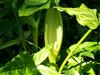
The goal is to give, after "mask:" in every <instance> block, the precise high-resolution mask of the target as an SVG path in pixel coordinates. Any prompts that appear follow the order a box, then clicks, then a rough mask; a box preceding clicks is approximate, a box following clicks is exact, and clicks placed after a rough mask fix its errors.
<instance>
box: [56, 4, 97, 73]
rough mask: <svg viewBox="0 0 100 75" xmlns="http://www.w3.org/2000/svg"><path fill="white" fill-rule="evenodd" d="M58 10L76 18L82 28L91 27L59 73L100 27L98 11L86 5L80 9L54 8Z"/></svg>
mask: <svg viewBox="0 0 100 75" xmlns="http://www.w3.org/2000/svg"><path fill="white" fill-rule="evenodd" d="M54 8H57V9H58V10H59V11H65V12H66V13H68V14H69V15H71V16H73V15H75V16H76V19H77V21H78V23H79V24H80V25H82V26H87V27H89V30H88V31H87V32H86V33H85V35H84V36H83V37H82V38H81V39H80V40H79V41H78V43H77V44H76V46H75V47H74V49H73V50H71V51H70V53H69V54H68V56H67V57H66V58H65V60H64V62H63V63H62V65H61V67H60V69H59V73H61V71H62V70H63V68H64V66H65V64H66V62H67V61H68V59H69V58H70V57H71V56H72V55H73V53H74V52H75V51H76V50H77V48H78V46H79V45H80V44H81V43H82V42H83V41H84V39H85V38H86V37H87V36H88V35H89V34H90V33H91V32H92V31H93V30H94V29H96V28H97V27H98V26H99V21H98V18H97V11H96V9H89V8H88V7H86V6H85V5H84V4H82V5H81V6H80V7H78V8H63V7H58V6H56V7H54Z"/></svg>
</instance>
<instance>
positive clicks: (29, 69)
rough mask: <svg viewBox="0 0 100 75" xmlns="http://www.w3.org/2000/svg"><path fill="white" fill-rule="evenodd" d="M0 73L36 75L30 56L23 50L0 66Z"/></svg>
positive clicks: (2, 74)
mask: <svg viewBox="0 0 100 75" xmlns="http://www.w3.org/2000/svg"><path fill="white" fill-rule="evenodd" d="M0 75H37V71H36V69H35V65H34V63H33V60H32V56H31V55H30V54H29V53H27V52H23V53H20V54H18V55H17V56H16V57H14V58H13V59H12V60H11V61H10V62H8V63H7V64H6V65H5V66H3V67H1V68H0Z"/></svg>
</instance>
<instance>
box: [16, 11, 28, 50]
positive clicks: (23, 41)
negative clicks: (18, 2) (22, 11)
mask: <svg viewBox="0 0 100 75" xmlns="http://www.w3.org/2000/svg"><path fill="white" fill-rule="evenodd" d="M15 17H16V20H17V23H18V28H19V33H20V39H21V42H22V44H23V48H24V50H25V51H26V50H27V48H26V45H25V38H24V33H23V30H22V26H21V23H20V19H19V16H18V14H17V13H15Z"/></svg>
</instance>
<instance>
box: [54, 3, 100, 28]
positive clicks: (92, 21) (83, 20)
mask: <svg viewBox="0 0 100 75" xmlns="http://www.w3.org/2000/svg"><path fill="white" fill-rule="evenodd" d="M55 8H57V9H58V10H60V11H65V12H66V13H68V14H69V15H71V16H73V15H75V16H76V19H77V21H78V23H79V24H81V25H82V26H87V27H89V28H91V29H96V28H97V27H98V23H99V22H98V19H97V16H96V12H97V11H96V9H89V8H88V7H86V6H85V5H84V4H82V5H81V6H80V7H78V8H62V7H55Z"/></svg>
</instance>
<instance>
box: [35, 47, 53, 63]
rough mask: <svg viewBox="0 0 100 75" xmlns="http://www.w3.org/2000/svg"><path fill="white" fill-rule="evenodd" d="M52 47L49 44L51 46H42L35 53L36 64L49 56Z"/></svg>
mask: <svg viewBox="0 0 100 75" xmlns="http://www.w3.org/2000/svg"><path fill="white" fill-rule="evenodd" d="M51 48H52V46H51V45H49V46H46V47H44V48H42V49H41V50H40V51H38V52H37V53H35V55H34V56H33V60H34V62H35V65H39V64H41V63H42V62H43V61H44V60H45V59H46V58H47V57H48V56H49V54H50V50H51Z"/></svg>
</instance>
